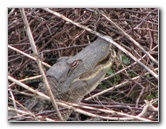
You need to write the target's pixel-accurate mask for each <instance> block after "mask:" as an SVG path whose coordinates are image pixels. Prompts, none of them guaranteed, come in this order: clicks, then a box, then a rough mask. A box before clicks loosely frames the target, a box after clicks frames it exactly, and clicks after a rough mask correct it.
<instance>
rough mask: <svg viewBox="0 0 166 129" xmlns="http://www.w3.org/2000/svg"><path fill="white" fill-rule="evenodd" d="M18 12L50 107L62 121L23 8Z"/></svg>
mask: <svg viewBox="0 0 166 129" xmlns="http://www.w3.org/2000/svg"><path fill="white" fill-rule="evenodd" d="M20 12H21V15H22V19H23V21H24V24H25V27H26V32H27V35H28V38H29V41H30V44H31V48H32V50H33V53H34V55H35V57H36V62H37V64H38V67H39V70H40V73H41V75H42V78H43V81H44V83H45V86H46V89H47V91H48V94H49V96H50V99H51V102H52V105H53V107H54V108H55V110H56V111H57V115H58V118H59V119H60V120H63V118H62V116H61V113H60V112H59V109H58V105H57V103H56V102H55V99H54V96H53V93H52V92H51V88H50V86H49V83H48V80H47V78H46V75H45V73H44V70H43V68H42V62H41V60H40V59H39V57H38V51H37V48H36V45H35V42H34V39H33V36H32V32H31V29H30V26H29V23H28V20H27V17H26V15H25V12H24V9H23V8H22V9H20Z"/></svg>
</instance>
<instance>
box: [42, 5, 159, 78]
mask: <svg viewBox="0 0 166 129" xmlns="http://www.w3.org/2000/svg"><path fill="white" fill-rule="evenodd" d="M43 10H45V11H47V12H50V13H52V14H54V15H55V16H58V17H60V18H62V19H63V20H65V21H67V22H70V23H72V24H74V25H76V26H78V27H80V28H82V29H85V30H86V31H89V32H90V33H92V34H95V35H97V36H99V37H100V38H102V39H104V40H106V41H107V42H109V43H112V44H113V45H115V46H116V47H117V48H119V49H120V50H122V51H123V52H124V53H125V54H127V55H128V56H130V57H131V58H132V59H133V60H134V61H136V62H137V63H139V64H140V65H141V66H142V67H143V68H145V69H146V70H147V71H149V72H150V73H151V74H152V75H153V76H154V77H155V78H156V79H158V75H157V74H156V73H154V72H153V71H152V70H151V69H150V68H148V67H147V66H146V65H145V64H143V63H142V62H140V61H139V60H138V59H137V58H136V57H134V56H133V55H132V54H131V53H130V52H128V51H127V50H126V49H125V48H123V47H122V46H120V45H119V44H118V43H116V42H114V41H113V40H112V39H111V38H109V37H108V36H103V35H102V34H100V33H98V32H96V31H94V30H92V29H90V28H88V27H86V26H83V25H81V24H79V23H77V22H74V21H72V20H70V19H68V18H67V17H65V16H64V15H62V14H60V13H57V12H55V11H52V10H50V9H48V8H43ZM129 37H130V36H129ZM146 53H147V52H146ZM148 55H149V54H148Z"/></svg>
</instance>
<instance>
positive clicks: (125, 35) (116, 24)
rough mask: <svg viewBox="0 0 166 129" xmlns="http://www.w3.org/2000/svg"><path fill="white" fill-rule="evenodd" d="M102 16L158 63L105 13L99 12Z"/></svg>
mask: <svg viewBox="0 0 166 129" xmlns="http://www.w3.org/2000/svg"><path fill="white" fill-rule="evenodd" d="M100 13H101V15H102V16H104V17H105V18H106V19H107V20H108V21H109V22H111V23H112V24H113V25H114V26H116V27H117V28H118V29H119V30H120V31H121V32H122V33H123V34H124V35H125V36H126V37H127V38H128V39H129V40H131V41H132V42H133V43H134V44H135V45H136V46H137V47H139V48H140V49H141V50H142V51H143V52H144V53H145V54H146V55H147V56H149V58H150V59H151V60H152V61H153V62H154V63H155V64H156V65H158V62H157V61H156V60H155V59H154V58H153V57H152V56H151V55H150V54H149V53H148V52H147V51H145V49H144V48H143V47H142V46H141V45H140V44H139V43H138V42H137V41H135V40H134V39H133V38H132V37H131V36H130V35H128V34H127V33H126V32H125V31H124V30H123V29H122V28H121V27H119V26H118V25H117V24H116V23H115V22H113V21H112V20H111V19H110V18H108V17H107V16H106V15H105V14H103V13H102V12H100Z"/></svg>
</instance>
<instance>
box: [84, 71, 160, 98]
mask: <svg viewBox="0 0 166 129" xmlns="http://www.w3.org/2000/svg"><path fill="white" fill-rule="evenodd" d="M155 70H157V69H155ZM146 74H148V73H145V75H146ZM138 78H140V76H136V77H134V78H131V79H130V80H133V81H134V80H136V79H138ZM128 83H130V81H129V80H127V81H125V82H122V83H120V84H118V85H116V86H113V87H110V88H108V89H106V90H103V91H101V92H99V93H97V94H94V95H92V96H90V97H88V98H86V99H85V100H89V99H92V98H94V97H96V96H99V95H101V94H104V93H106V92H109V91H111V90H114V89H116V88H120V87H122V86H124V85H127V84H128Z"/></svg>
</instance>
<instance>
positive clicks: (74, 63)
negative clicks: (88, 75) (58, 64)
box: [68, 59, 81, 69]
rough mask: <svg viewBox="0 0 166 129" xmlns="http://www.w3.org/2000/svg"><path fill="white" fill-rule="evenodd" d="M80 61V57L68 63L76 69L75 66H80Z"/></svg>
mask: <svg viewBox="0 0 166 129" xmlns="http://www.w3.org/2000/svg"><path fill="white" fill-rule="evenodd" d="M80 61H81V60H80V59H78V60H75V61H74V62H72V63H71V64H68V65H69V67H70V68H72V69H74V68H76V67H77V66H78V64H79V62H80Z"/></svg>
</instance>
